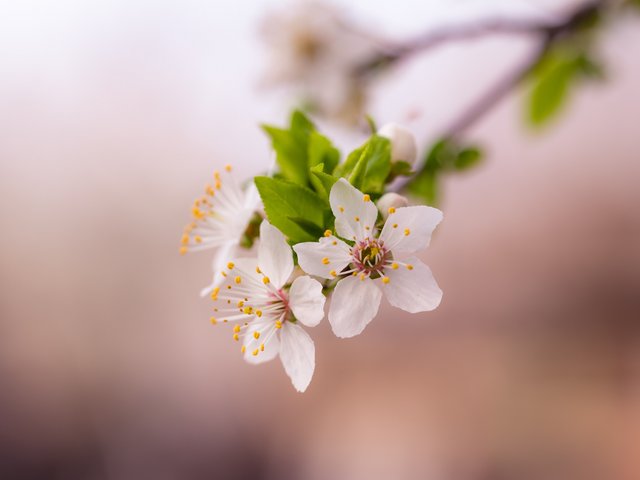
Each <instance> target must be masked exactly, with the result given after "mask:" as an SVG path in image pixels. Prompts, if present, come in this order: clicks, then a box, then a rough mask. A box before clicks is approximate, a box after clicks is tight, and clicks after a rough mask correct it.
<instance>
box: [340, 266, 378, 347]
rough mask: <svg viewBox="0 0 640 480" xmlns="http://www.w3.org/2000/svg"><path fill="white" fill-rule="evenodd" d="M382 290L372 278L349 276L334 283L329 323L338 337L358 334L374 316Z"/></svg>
mask: <svg viewBox="0 0 640 480" xmlns="http://www.w3.org/2000/svg"><path fill="white" fill-rule="evenodd" d="M381 298H382V292H381V291H380V289H379V288H378V287H377V286H376V285H375V283H374V282H373V280H371V279H369V278H365V279H364V280H360V278H358V277H354V276H350V277H347V278H345V279H343V280H340V281H339V282H338V284H337V285H336V289H335V290H334V292H333V296H332V299H331V306H330V308H329V323H331V328H332V329H333V333H335V334H336V336H338V337H340V338H348V337H353V336H355V335H358V334H360V333H361V332H362V331H363V330H364V327H366V326H367V324H368V323H369V322H370V321H371V320H372V319H373V317H375V316H376V313H378V307H379V306H380V299H381Z"/></svg>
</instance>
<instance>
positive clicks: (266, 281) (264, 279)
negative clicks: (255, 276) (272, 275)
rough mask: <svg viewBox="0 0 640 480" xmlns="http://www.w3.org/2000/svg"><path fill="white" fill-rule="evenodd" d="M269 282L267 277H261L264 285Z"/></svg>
mask: <svg viewBox="0 0 640 480" xmlns="http://www.w3.org/2000/svg"><path fill="white" fill-rule="evenodd" d="M270 282H271V280H269V277H264V278H263V279H262V283H264V284H265V285H267V284H269V283H270Z"/></svg>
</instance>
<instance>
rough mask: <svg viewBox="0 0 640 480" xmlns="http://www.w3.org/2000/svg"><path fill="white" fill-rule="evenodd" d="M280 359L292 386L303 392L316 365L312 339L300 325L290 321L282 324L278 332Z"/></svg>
mask: <svg viewBox="0 0 640 480" xmlns="http://www.w3.org/2000/svg"><path fill="white" fill-rule="evenodd" d="M280 360H281V361H282V366H283V367H284V371H285V372H287V375H289V378H291V383H293V386H294V388H295V389H296V390H297V391H299V392H304V391H305V390H306V389H307V387H308V386H309V383H311V377H313V370H314V369H315V366H316V349H315V346H314V345H313V340H311V337H310V336H309V335H308V334H307V332H305V331H304V330H303V329H302V327H301V326H299V325H296V324H294V323H291V322H285V323H284V325H282V331H281V333H280Z"/></svg>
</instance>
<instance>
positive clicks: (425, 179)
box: [407, 169, 439, 205]
mask: <svg viewBox="0 0 640 480" xmlns="http://www.w3.org/2000/svg"><path fill="white" fill-rule="evenodd" d="M438 180H439V179H438V173H437V171H434V170H430V169H424V170H422V171H420V172H419V173H418V174H417V175H416V176H415V177H413V178H412V179H411V182H409V184H408V185H407V190H408V191H409V193H411V194H413V195H415V196H416V197H418V198H420V199H422V200H423V201H424V202H425V203H426V204H427V205H437V203H438V197H439V192H438Z"/></svg>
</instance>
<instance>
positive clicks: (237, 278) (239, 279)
mask: <svg viewBox="0 0 640 480" xmlns="http://www.w3.org/2000/svg"><path fill="white" fill-rule="evenodd" d="M233 281H234V282H236V283H240V282H242V278H240V275H238V276H237V277H236V278H234V279H233Z"/></svg>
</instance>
